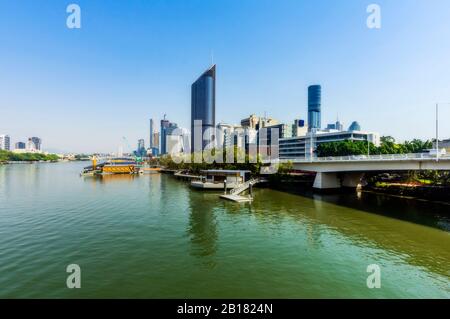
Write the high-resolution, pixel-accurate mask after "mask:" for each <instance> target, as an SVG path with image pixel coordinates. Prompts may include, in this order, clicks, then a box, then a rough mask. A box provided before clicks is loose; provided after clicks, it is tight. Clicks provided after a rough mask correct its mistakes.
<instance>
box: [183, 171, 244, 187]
mask: <svg viewBox="0 0 450 319" xmlns="http://www.w3.org/2000/svg"><path fill="white" fill-rule="evenodd" d="M249 177H250V171H246V170H220V169H209V170H203V171H201V179H200V180H197V181H192V182H191V186H193V187H196V188H204V189H224V188H225V181H226V187H227V189H232V188H235V187H238V186H239V185H241V184H243V183H245V182H246V181H247V180H248V179H249Z"/></svg>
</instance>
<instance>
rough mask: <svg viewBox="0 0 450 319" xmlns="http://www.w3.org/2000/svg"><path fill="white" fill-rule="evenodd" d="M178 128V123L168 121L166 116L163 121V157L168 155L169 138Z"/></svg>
mask: <svg viewBox="0 0 450 319" xmlns="http://www.w3.org/2000/svg"><path fill="white" fill-rule="evenodd" d="M177 128H178V125H177V124H176V123H171V122H170V121H169V120H166V115H164V119H163V120H161V155H164V154H167V153H168V150H167V137H168V136H169V135H171V134H172V133H173V131H174V130H176V129H177Z"/></svg>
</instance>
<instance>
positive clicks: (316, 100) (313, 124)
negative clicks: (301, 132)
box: [308, 85, 322, 131]
mask: <svg viewBox="0 0 450 319" xmlns="http://www.w3.org/2000/svg"><path fill="white" fill-rule="evenodd" d="M321 99H322V87H321V86H320V85H311V86H310V87H308V130H309V131H312V130H320V128H321V118H320V106H321Z"/></svg>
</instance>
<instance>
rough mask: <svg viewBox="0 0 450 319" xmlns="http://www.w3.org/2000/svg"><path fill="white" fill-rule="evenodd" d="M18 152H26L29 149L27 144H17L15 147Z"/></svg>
mask: <svg viewBox="0 0 450 319" xmlns="http://www.w3.org/2000/svg"><path fill="white" fill-rule="evenodd" d="M14 148H15V149H16V150H24V149H26V148H27V144H25V143H24V142H17V143H16V144H15V147H14Z"/></svg>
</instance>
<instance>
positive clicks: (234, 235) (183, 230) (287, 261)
mask: <svg viewBox="0 0 450 319" xmlns="http://www.w3.org/2000/svg"><path fill="white" fill-rule="evenodd" d="M86 165H89V163H88V162H85V163H53V164H13V165H3V166H1V165H0V297H1V298H110V297H111V298H217V297H223V298H423V297H426V298H449V297H450V206H448V205H445V204H437V203H431V202H426V201H418V200H411V199H404V198H397V197H388V196H384V195H379V194H372V193H365V192H363V193H354V194H341V195H312V194H303V195H301V194H291V193H285V192H280V191H277V190H273V189H269V188H261V189H255V190H254V202H253V203H251V204H249V203H245V204H238V203H234V202H228V201H224V200H221V199H219V198H218V194H217V193H204V192H200V191H196V190H193V189H191V188H190V187H189V185H188V184H187V183H186V182H182V181H179V180H176V179H174V178H173V177H172V176H169V175H164V174H152V175H142V176H129V175H127V176H104V177H97V178H94V177H80V176H79V172H80V171H81V169H82V167H83V166H86ZM70 264H77V265H79V266H80V269H81V288H80V289H69V288H67V286H66V279H67V277H68V276H69V275H70V274H69V273H67V272H66V267H67V266H68V265H70ZM373 264H375V265H378V266H379V269H380V274H381V276H380V283H381V288H375V289H369V288H368V286H367V278H368V276H370V275H371V273H368V272H367V267H368V266H369V265H373Z"/></svg>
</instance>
